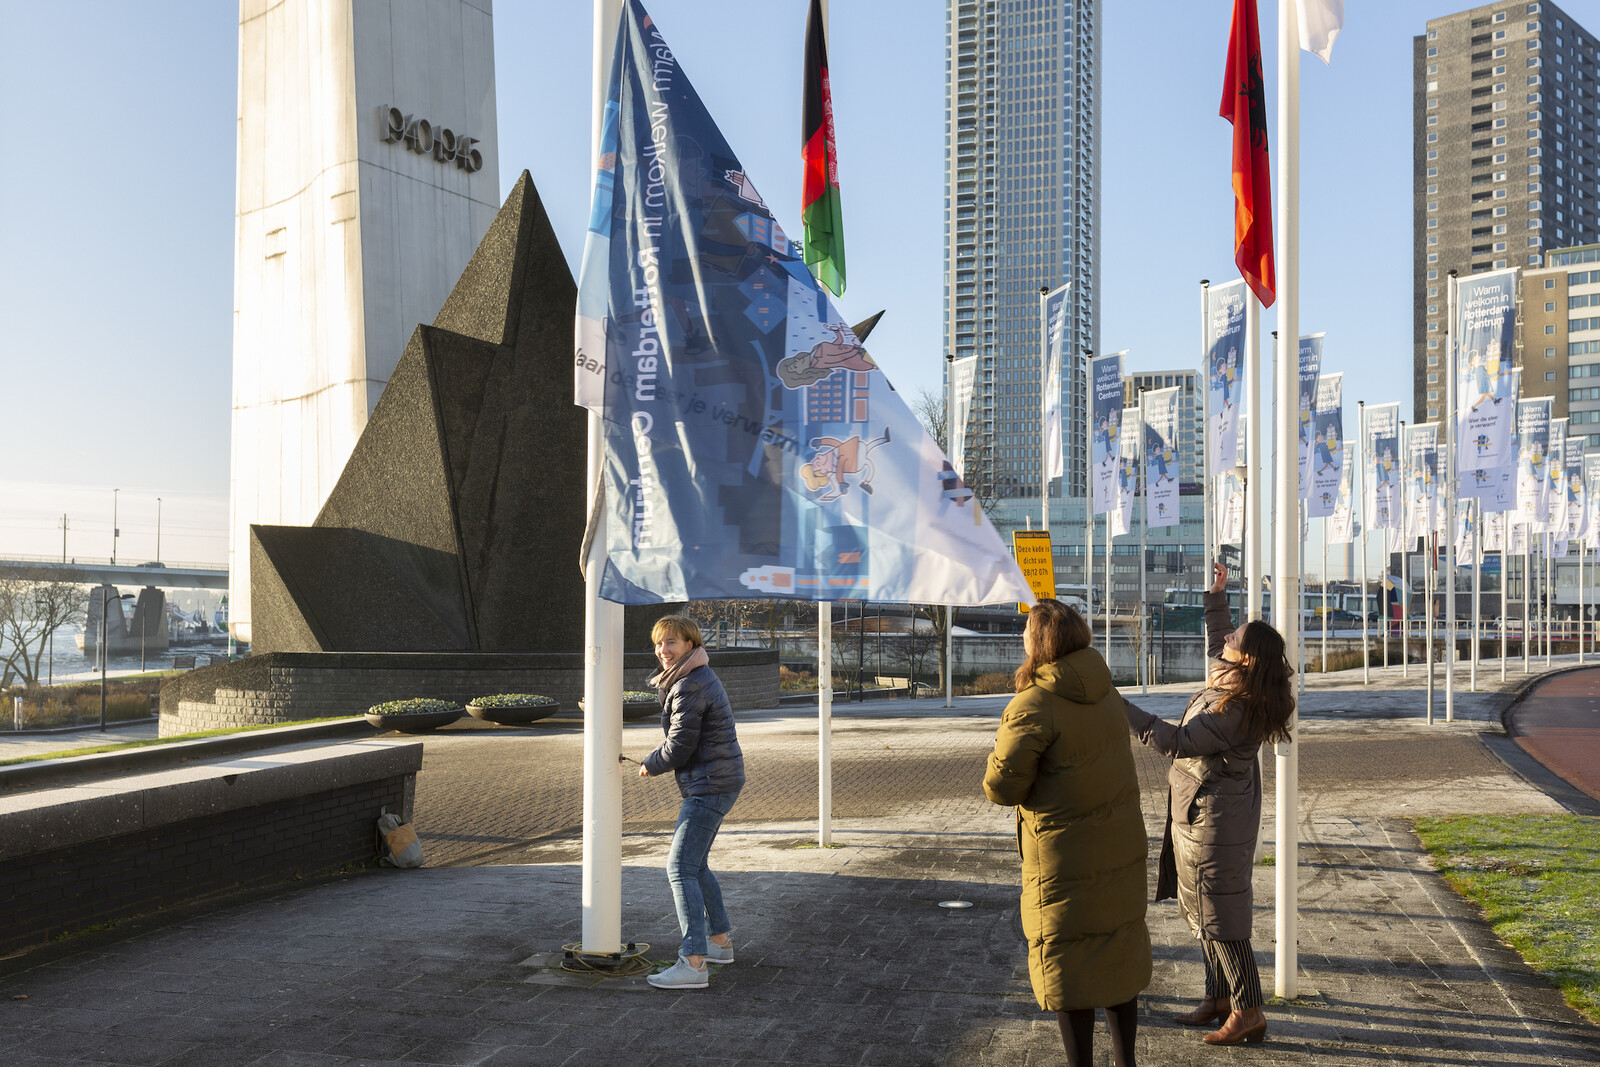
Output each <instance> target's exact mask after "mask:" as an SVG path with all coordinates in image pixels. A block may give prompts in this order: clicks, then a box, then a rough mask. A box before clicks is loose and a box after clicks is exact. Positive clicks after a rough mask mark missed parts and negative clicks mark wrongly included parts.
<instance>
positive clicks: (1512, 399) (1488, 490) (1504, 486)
mask: <svg viewBox="0 0 1600 1067" xmlns="http://www.w3.org/2000/svg"><path fill="white" fill-rule="evenodd" d="M1497 374H1498V375H1499V377H1500V381H1499V382H1498V383H1497V384H1496V386H1495V389H1496V391H1498V392H1504V393H1505V394H1506V395H1505V396H1503V397H1498V398H1493V399H1491V400H1490V401H1485V403H1487V404H1489V406H1490V407H1495V405H1496V404H1498V405H1499V407H1498V408H1496V411H1497V412H1502V413H1506V414H1504V421H1505V422H1506V424H1507V426H1508V428H1509V429H1508V433H1507V437H1506V447H1505V449H1504V451H1503V452H1501V453H1500V457H1501V458H1500V460H1499V461H1498V462H1496V463H1492V464H1491V463H1486V462H1484V461H1483V460H1480V459H1479V458H1478V455H1477V445H1473V446H1472V447H1468V446H1467V444H1464V443H1463V441H1464V440H1465V439H1464V438H1457V445H1458V447H1457V450H1456V455H1457V461H1458V463H1459V468H1458V469H1459V472H1460V473H1459V481H1460V483H1461V485H1460V489H1459V492H1460V495H1461V496H1463V497H1470V498H1472V499H1476V500H1482V501H1484V502H1485V504H1486V505H1487V506H1486V508H1485V510H1486V511H1495V510H1504V509H1505V508H1506V507H1515V506H1516V504H1515V499H1516V490H1515V486H1516V480H1517V432H1516V420H1517V398H1518V397H1520V396H1521V395H1522V392H1521V390H1522V368H1521V367H1511V368H1510V369H1509V370H1507V369H1505V368H1503V367H1502V368H1501V369H1500V370H1498V371H1497ZM1508 376H1509V381H1508V380H1507V378H1508ZM1495 417H1499V415H1498V414H1497V415H1496V416H1495ZM1485 440H1487V437H1485ZM1491 498H1492V499H1491ZM1507 500H1510V501H1511V503H1509V504H1508V503H1506V501H1507Z"/></svg>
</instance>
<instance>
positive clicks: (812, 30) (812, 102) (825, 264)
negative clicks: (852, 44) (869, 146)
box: [800, 0, 844, 296]
mask: <svg viewBox="0 0 1600 1067" xmlns="http://www.w3.org/2000/svg"><path fill="white" fill-rule="evenodd" d="M836 152H837V149H835V147H834V142H833V93H832V91H831V90H830V89H829V88H828V38H827V34H826V32H825V31H824V29H823V25H822V0H811V16H810V18H809V19H807V21H806V106H805V117H804V121H803V124H802V126H801V130H800V158H801V162H802V166H803V168H804V172H805V173H804V177H803V178H802V180H801V185H800V218H801V220H802V221H803V222H804V223H805V260H806V264H807V266H809V267H810V268H811V273H812V274H814V275H816V277H817V281H819V282H821V283H822V284H823V285H825V286H827V288H828V291H829V292H831V293H832V294H833V295H834V296H840V295H842V294H843V293H844V214H843V212H842V211H841V210H840V205H839V158H838V155H837V154H836Z"/></svg>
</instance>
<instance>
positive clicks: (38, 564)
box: [0, 556, 228, 590]
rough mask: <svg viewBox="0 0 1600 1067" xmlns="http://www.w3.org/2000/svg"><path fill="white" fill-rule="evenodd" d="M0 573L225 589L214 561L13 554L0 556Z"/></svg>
mask: <svg viewBox="0 0 1600 1067" xmlns="http://www.w3.org/2000/svg"><path fill="white" fill-rule="evenodd" d="M0 575H4V576H7V577H13V578H22V579H24V580H26V581H32V582H72V583H74V584H77V585H100V584H101V583H103V582H104V583H109V584H111V585H137V586H146V585H153V586H155V587H156V588H158V589H222V590H226V589H227V588H228V569H227V568H226V567H219V566H217V565H216V564H214V563H179V562H171V563H168V562H157V561H155V560H148V561H144V562H140V563H112V562H111V561H110V560H109V559H107V560H104V561H96V560H77V559H73V560H70V561H68V562H65V563H64V562H62V561H61V560H60V559H57V558H55V557H47V556H13V557H11V558H10V559H0Z"/></svg>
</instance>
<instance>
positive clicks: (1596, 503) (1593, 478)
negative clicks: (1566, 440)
mask: <svg viewBox="0 0 1600 1067" xmlns="http://www.w3.org/2000/svg"><path fill="white" fill-rule="evenodd" d="M1583 481H1584V486H1585V489H1586V491H1587V493H1588V500H1587V503H1588V506H1587V508H1585V510H1586V511H1587V512H1588V515H1589V520H1588V521H1589V525H1588V529H1587V531H1586V532H1585V533H1584V535H1583V542H1584V544H1586V545H1588V546H1589V547H1590V548H1600V452H1597V453H1595V454H1594V455H1591V456H1584V457H1583Z"/></svg>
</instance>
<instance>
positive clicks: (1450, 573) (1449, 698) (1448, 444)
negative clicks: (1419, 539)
mask: <svg viewBox="0 0 1600 1067" xmlns="http://www.w3.org/2000/svg"><path fill="white" fill-rule="evenodd" d="M1445 295H1446V297H1447V298H1448V300H1447V303H1448V304H1449V307H1448V309H1447V314H1446V316H1445V324H1444V328H1445V335H1444V351H1445V357H1446V359H1447V360H1448V361H1449V363H1450V365H1449V367H1447V368H1445V369H1446V370H1447V371H1449V373H1448V374H1446V375H1445V378H1444V398H1445V400H1444V409H1445V412H1446V415H1447V417H1446V418H1445V420H1444V440H1445V446H1444V462H1445V468H1444V492H1445V498H1444V528H1445V529H1446V530H1447V531H1449V533H1448V534H1447V535H1446V536H1445V539H1444V582H1445V585H1444V721H1445V722H1455V721H1456V473H1457V468H1456V400H1457V397H1456V352H1455V347H1454V345H1455V342H1456V336H1455V328H1456V272H1455V271H1451V272H1450V276H1449V277H1448V278H1446V279H1445Z"/></svg>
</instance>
